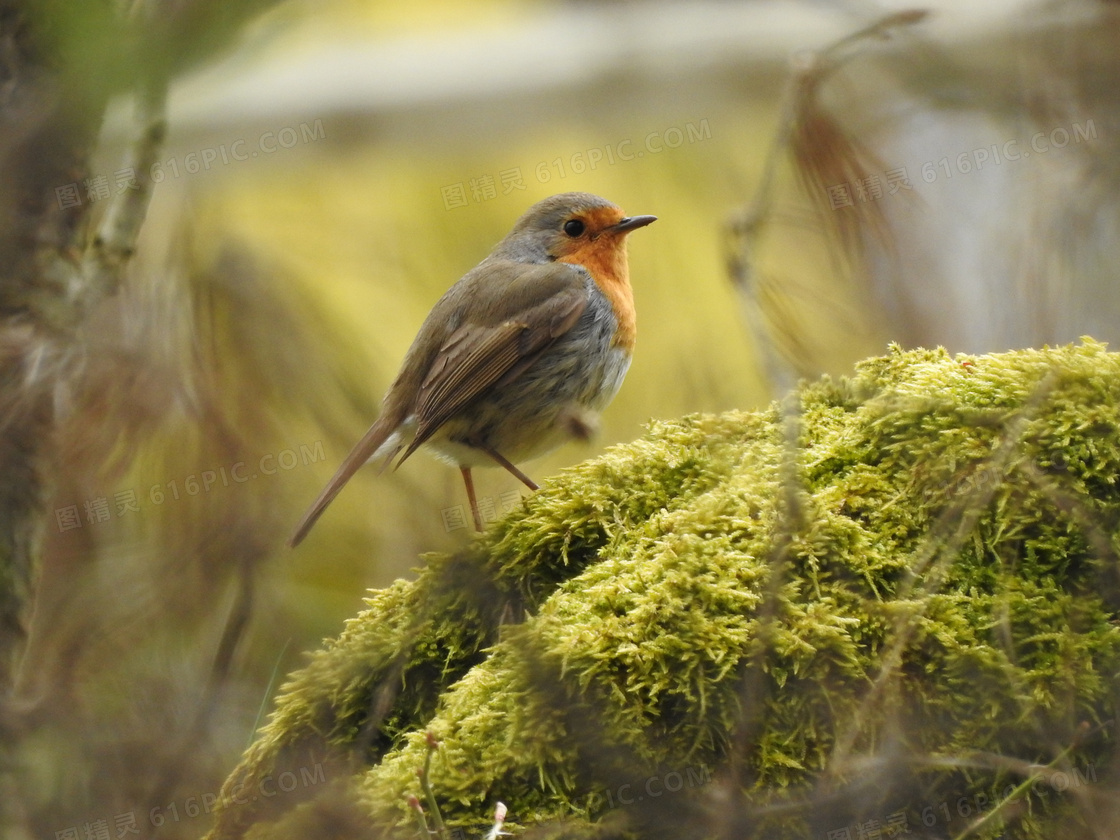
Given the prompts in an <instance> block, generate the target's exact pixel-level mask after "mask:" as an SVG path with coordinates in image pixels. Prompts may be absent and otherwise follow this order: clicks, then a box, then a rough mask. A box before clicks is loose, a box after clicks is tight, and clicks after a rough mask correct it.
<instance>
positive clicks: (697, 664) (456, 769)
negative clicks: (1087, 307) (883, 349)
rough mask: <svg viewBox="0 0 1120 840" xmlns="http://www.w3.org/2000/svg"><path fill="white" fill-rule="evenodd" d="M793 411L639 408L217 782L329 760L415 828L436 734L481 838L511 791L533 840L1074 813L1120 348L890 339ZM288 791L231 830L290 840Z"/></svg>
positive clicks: (1106, 639) (219, 833)
mask: <svg viewBox="0 0 1120 840" xmlns="http://www.w3.org/2000/svg"><path fill="white" fill-rule="evenodd" d="M797 397H798V399H799V405H800V431H799V439H798V441H797V446H796V447H787V446H786V445H785V444H784V443H783V440H784V438H783V432H782V429H783V423H782V418H781V416H780V414H779V411H778V408H777V407H772V408H771V409H770V410H769V411H765V412H751V413H747V412H731V413H728V414H725V415H721V416H696V417H687V418H684V419H682V420H680V421H676V422H672V423H664V422H661V423H655V424H653V425H652V426H651V428H650V431H649V433H648V434H647V435H646V436H645V437H643V438H642V439H640V440H638V441H635V442H634V443H632V444H628V445H625V446H619V447H615V448H613V449H612V450H610V451H609V452H607V453H606V454H605V455H604V456H602V457H601V458H598V459H596V460H594V461H590V462H587V463H584V464H581V465H579V466H578V467H575V468H573V469H571V470H568V471H566V472H565V473H563V474H561V475H560V476H557V477H556V478H555V479H554V480H552V481H550V482H549V483H548V484H547V485H546V486H545V487H543V488H542V489H541V491H540V492H538V493H536V494H534V495H533V496H532V497H531V498H530V499H527V500H526V501H525V503H524V504H523V506H522V507H521V508H520V509H519V510H517V511H514V512H513V513H512V514H511V515H510V516H509V517H507V518H506V519H505V520H504V521H502V522H500V523H498V524H497V525H495V526H494V527H493V528H491V529H490V530H489V531H488V532H487V533H486V534H485V535H484V536H483V537H481V538H479V539H477V540H475V541H474V542H472V543H471V544H470V545H469V546H468V547H467V548H465V549H464V550H463V551H462V552H461V553H460V554H458V555H455V556H435V557H430V558H428V565H427V566H426V567H425V568H424V569H423V570H422V571H421V572H420V574H419V578H418V580H417V581H416V582H414V583H403V582H398V583H397V584H396V585H394V586H393V587H391V588H389V589H387V590H384V591H381V592H377V593H374V594H373V596H372V597H371V599H370V601H369V609H368V610H367V611H365V612H363V613H362V614H361V615H359V616H358V617H357V618H356V619H354V620H353V621H351V622H350V623H349V625H348V626H347V628H346V630H345V631H344V633H343V634H342V635H341V636H340V637H339V639H338V640H337V641H335V642H333V643H332V644H330V645H328V647H327V648H326V649H324V650H323V651H321V652H320V653H319V654H317V655H316V656H315V657H313V659H312V661H311V663H310V664H309V665H308V667H307V668H305V669H304V670H302V671H300V672H299V673H297V674H295V675H294V676H293V677H292V678H291V680H290V681H289V683H288V684H287V685H286V686H285V687H284V689H283V691H282V692H281V698H280V700H279V704H278V709H277V711H276V713H275V715H274V716H273V719H272V721H271V722H270V724H269V725H268V726H267V727H266V728H265V729H264V730H263V731H262V733H261V736H260V739H259V740H258V742H257V744H256V745H255V746H254V747H253V748H252V749H251V750H250V751H249V753H248V754H247V755H246V757H245V759H244V761H243V763H242V765H241V766H240V767H239V768H238V770H237V771H236V772H235V774H234V776H233V777H231V781H230V783H229V785H227V793H228V792H229V791H230V790H231V789H232V788H231V786H232V785H234V784H241V785H252V784H259V782H260V780H261V779H263V778H266V777H268V776H270V775H275V774H277V773H279V772H282V771H283V770H284V769H285V768H288V769H292V768H295V767H297V766H300V763H301V762H303V763H306V762H309V761H314V760H316V759H317V757H318V756H324V757H325V759H324V760H327V761H328V762H330V764H329V766H330V767H331V768H332V770H331V772H332V773H334V774H336V775H338V776H340V777H342V778H344V779H345V781H346V784H347V787H346V788H345V790H346V791H347V793H346V796H345V799H346V802H347V803H348V805H349V806H356V810H357V812H359V813H361V814H362V815H364V816H368V818H369V819H370V820H371V823H372V824H375V825H379V826H382V827H392V826H398V827H400V828H402V829H403V830H404V831H405V834H406V835H408V836H413V835H414V834H415V833H416V829H415V827H414V826H415V822H414V816H413V814H411V813H410V812H409V809H408V805H407V798H408V797H409V795H416V796H421V794H422V791H421V786H420V782H419V780H418V778H417V769H418V768H420V767H421V766H422V765H423V764H424V759H425V756H426V754H427V751H428V749H429V747H428V744H427V739H426V735H425V733H427V732H431V733H432V734H433V735H434V736H435V737H436V738H437V739H438V740H439V741H440V748H439V751H438V753H437V754H436V755H435V756H434V757H433V759H434V760H433V761H432V770H431V784H432V788H433V790H434V793H435V796H436V798H437V800H438V802H439V804H440V810H441V812H442V814H443V816H444V818H445V819H446V820H447V822H448V825H449V826H452V827H461V828H463V829H465V830H467V832H468V836H475V835H477V834H481V832H483V831H484V830H485V829H486V828H487V827H488V825H489V817H490V814H491V813H492V809H493V806H494V803H495V802H496V801H498V800H501V801H503V802H505V803H506V804H507V805H508V806H509V808H510V823H507V825H512V826H514V827H515V828H516V827H525V826H536V830H537V832H538V834H537V835H535V836H555V837H560V836H565V837H588V838H589V837H608V836H610V837H615V836H619V837H621V836H678V837H680V836H697V837H702V836H715V835H716V834H717V833H718V832H717V830H716V827H715V826H716V824H717V822H719V821H721V820H722V822H721V823H719V824H722V825H724V826H725V827H726V825H727V824H728V823H727V820H728V819H732V820H733V821H737V822H734V824H735V826H736V832H737V835H738V836H751V835H752V834H753V835H755V836H767V837H778V836H799V837H810V836H812V837H816V836H820V837H825V836H826V835H827V834H828V832H830V831H834V830H839V829H843V828H844V827H846V826H847V827H851V832H852V836H853V837H856V836H859V834H858V830H857V826H858V825H859V824H863V823H866V825H867V826H870V825H871V823H870V822H867V821H869V820H871V821H875V820H877V821H879V824H881V825H884V826H885V825H886V820H887V817H888V816H889V815H890V816H892V817H893V819H894V820H896V821H897V820H899V819H901V817H899V815H900V814H901V815H904V818H905V819H906V820H907V823H908V825H909V826H910V827H912V828H915V829H917V828H918V827H922V826H925V827H930V826H932V825H935V824H936V825H941V827H942V831H943V833H944V834H945V835H946V836H951V835H952V834H955V833H958V832H959V831H961V830H963V828H964V826H965V825H966V824H967V823H968V820H967V819H966V818H965V817H964V816H962V815H961V814H962V813H963V810H965V809H963V808H962V807H961V803H962V802H964V803H965V804H966V805H967V806H968V808H967V810H968V811H969V814H970V817H969V818H970V819H975V818H976V815H977V814H978V813H980V814H983V813H992V811H993V808H996V811H995V813H994V814H993V815H992V817H991V818H990V819H989V820H988V822H987V823H985V824H984V825H983V826H980V827H979V829H978V832H977V834H976V835H975V836H980V837H996V836H1000V835H1001V834H1002V833H1006V835H1007V836H1015V837H1024V838H1027V837H1044V836H1045V837H1058V836H1066V835H1068V836H1075V835H1076V834H1078V832H1083V831H1084V824H1083V822H1081V820H1082V819H1083V815H1082V814H1081V813H1080V812H1079V811H1078V807H1079V806H1078V802H1082V801H1084V800H1083V799H1079V798H1078V797H1074V796H1070V795H1062V794H1061V792H1060V791H1059V790H1057V789H1056V788H1054V789H1050V788H1047V787H1046V785H1045V784H1042V785H1041V787H1040V785H1039V780H1038V779H1035V783H1034V785H1033V786H1032V785H1031V784H1029V782H1030V781H1031V773H1037V772H1039V771H1038V767H1039V766H1040V765H1052V766H1053V767H1054V768H1056V769H1063V768H1065V769H1067V770H1068V769H1070V768H1075V769H1078V772H1080V773H1081V774H1082V775H1083V776H1084V775H1085V773H1087V772H1089V770H1091V772H1092V773H1093V774H1094V778H1095V779H1096V780H1097V781H1096V783H1099V784H1103V783H1104V779H1103V775H1104V772H1105V771H1104V766H1105V757H1106V756H1107V755H1109V754H1110V750H1111V748H1112V742H1113V733H1112V730H1111V729H1110V728H1109V726H1108V723H1109V721H1110V720H1111V719H1112V718H1113V717H1114V716H1115V715H1116V713H1117V711H1118V710H1117V708H1116V702H1115V701H1116V697H1117V694H1116V690H1117V685H1116V675H1117V673H1118V672H1120V627H1118V625H1117V621H1116V596H1115V594H1113V593H1114V592H1115V591H1116V587H1115V568H1114V567H1115V561H1116V550H1117V536H1116V534H1117V529H1116V527H1115V523H1116V521H1117V516H1118V513H1120V494H1118V491H1117V487H1116V479H1117V475H1120V435H1118V434H1117V429H1118V428H1120V358H1118V357H1117V356H1116V355H1113V354H1109V353H1107V352H1106V351H1105V349H1104V347H1103V346H1101V345H1098V344H1095V343H1092V342H1089V341H1086V342H1085V343H1084V344H1083V345H1081V346H1076V347H1063V348H1057V349H1044V350H1038V351H1020V352H1013V353H1006V354H1001V355H990V356H978V357H964V356H958V357H950V356H949V355H948V354H946V353H944V352H943V351H925V350H920V351H914V352H903V351H900V350H898V349H892V351H891V352H890V353H889V354H888V355H887V356H884V357H882V358H877V359H871V360H869V361H867V362H865V363H863V364H862V365H861V366H860V367H859V368H858V370H857V372H856V374H855V376H853V377H852V378H850V379H846V380H841V381H832V380H829V379H824V380H821V381H819V382H816V383H812V384H807V385H804V386H802V387H801V388H800V389H799V391H798V392H797ZM790 475H793V476H796V478H795V479H794V480H792V482H791V480H790V479H789V478H783V476H790ZM1032 767H1033V768H1034V769H1033V770H1032V769H1031V768H1032ZM869 768H871V769H869ZM875 768H878V769H877V770H876V769H875ZM1087 768H1088V769H1087ZM672 774H676V776H673V775H672ZM709 774H710V775H709ZM1098 777H1100V778H1098ZM873 778H874V779H878V780H879V781H878V783H877V785H878V786H877V787H875V786H869V779H873ZM649 779H655V780H656V781H655V783H653V789H660V790H661V793H660V794H654V793H652V792H650V788H649V786H648V785H649V783H648V780H649ZM677 779H680V780H681V784H680V786H679V788H678V789H677V790H672V788H673V787H674V785H675V783H676V780H677ZM1024 779H1026V780H1027V781H1028V784H1027V785H1026V786H1025V787H1024V788H1023V789H1017V788H1016V786H1017V785H1019V784H1020V783H1021V782H1023V780H1024ZM666 781H670V784H668V785H666ZM627 784H629V785H631V786H632V787H631V788H630V789H633V790H639V789H645V790H646V791H647V793H649V796H648V798H647V802H646V804H644V805H638V804H637V803H636V802H629V803H628V802H627V801H626V799H627V798H628V797H625V796H622V795H620V794H619V791H621V790H627V788H625V787H624V786H625V785H627ZM333 789H334V788H332V790H333ZM337 798H338V797H337V794H336V795H335V799H336V800H337ZM655 799H656V801H655ZM1005 799H1006V800H1008V801H1006V802H1004V804H1003V805H999V806H998V807H997V803H999V802H1001V800H1005ZM1012 800H1014V801H1012ZM301 803H302V804H301ZM297 805H298V807H296V806H297ZM335 806H337V802H336V803H335ZM271 807H272V810H265V808H264V806H262V805H260V804H256V805H246V806H235V805H233V804H227V806H226V807H224V808H223V809H222V811H221V812H220V815H219V822H218V825H217V828H216V829H215V833H214V835H213V836H214V837H215V838H232V837H238V836H241V835H242V834H243V833H244V832H245V830H246V829H247V828H248V827H250V826H252V835H253V836H254V837H257V836H259V837H276V838H279V837H289V836H291V837H297V836H301V833H302V829H300V828H299V826H306V825H308V824H309V820H311V817H309V814H314V813H315V808H316V802H315V800H314V798H313V797H310V798H309V796H298V797H297V796H292V797H290V798H289V800H288V803H287V804H277V803H271ZM324 807H326V806H324ZM728 815H731V816H728ZM950 817H952V818H953V820H956V822H952V821H951V820H950ZM931 819H933V820H934V821H935V822H934V823H931V822H930V820H931ZM937 820H941V821H942V822H940V823H937V822H936V821H937ZM550 821H556V822H550ZM546 824H547V826H546ZM410 832H411V833H410Z"/></svg>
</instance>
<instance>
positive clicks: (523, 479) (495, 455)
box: [474, 443, 540, 490]
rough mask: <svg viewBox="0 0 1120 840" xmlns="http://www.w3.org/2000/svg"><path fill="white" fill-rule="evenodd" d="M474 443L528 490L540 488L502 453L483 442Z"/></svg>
mask: <svg viewBox="0 0 1120 840" xmlns="http://www.w3.org/2000/svg"><path fill="white" fill-rule="evenodd" d="M474 445H475V446H476V447H477V448H478V449H481V450H482V451H483V452H485V453H486V454H487V455H489V456H490V457H491V458H493V459H494V460H495V461H497V462H498V463H499V464H501V465H502V466H503V467H505V468H506V469H507V470H509V472H510V474H511V475H514V476H516V477H517V478H518V480H520V481H521V483H522V484H524V485H525V486H526V487H528V488H529V489H530V490H540V487H538V486H537V483H536V482H535V481H533V479H531V478H529V476H527V475H525V473H523V472H521V470H519V469H518V468H517V467H515V466H514V465H513V464H511V463H510V462H509V461H507V460H506V459H505V458H504V457H502V454H501V453H500V452H498V450H496V449H491V448H490V447H489V446H487V445H486V444H485V443H475V444H474Z"/></svg>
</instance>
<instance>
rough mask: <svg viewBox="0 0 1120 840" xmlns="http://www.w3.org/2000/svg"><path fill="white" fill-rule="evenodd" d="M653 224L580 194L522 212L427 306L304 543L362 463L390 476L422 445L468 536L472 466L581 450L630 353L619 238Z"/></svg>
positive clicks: (308, 520)
mask: <svg viewBox="0 0 1120 840" xmlns="http://www.w3.org/2000/svg"><path fill="white" fill-rule="evenodd" d="M653 221H656V217H655V216H627V215H626V214H625V213H623V212H622V210H620V209H619V208H618V207H617V206H615V205H614V204H612V203H611V202H609V201H607V200H606V199H603V198H599V197H598V196H596V195H591V194H589V193H580V192H571V193H562V194H560V195H554V196H552V197H551V198H546V199H545V200H544V201H541V202H538V203H537V204H534V205H533V206H532V207H530V208H529V209H528V211H526V213H525V215H523V216H522V217H521V218H520V219H518V221H517V224H515V225H514V226H513V230H511V231H510V232H509V234H508V235H507V236H506V237H505V239H503V240H502V241H501V242H499V243H498V244H497V245H496V246H495V247H494V250H493V251H491V252H490V255H489V256H488V257H486V259H484V260H483V261H482V262H480V263H479V264H478V265H477V266H475V267H474V268H473V269H471V270H470V271H468V272H467V273H466V274H464V275H463V277H462V278H461V279H460V280H459V282H457V283H456V284H455V285H454V286H452V287H451V288H450V289H448V290H447V292H446V293H445V294H444V295H443V297H441V298H440V299H439V301H438V302H437V303H436V305H435V306H434V307H432V311H431V312H430V313H428V317H427V318H426V319H425V320H424V323H423V325H421V327H420V332H419V333H417V335H416V338H415V339H414V340H413V342H412V346H411V347H410V348H409V349H408V353H407V354H406V355H405V357H404V361H403V362H402V363H401V369H400V372H399V373H398V374H397V378H396V379H395V380H394V381H393V384H392V385H391V386H389V391H388V393H386V394H385V398H384V400H383V401H382V404H381V416H380V417H378V419H377V421H376V422H375V423H374V424H373V425H372V426H371V427H370V428H369V431H367V432H366V434H365V436H364V437H363V438H362V439H361V440H360V441H358V443H357V444H356V445H355V446H354V448H353V449H352V450H351V452H350V454H349V455H347V456H346V459H345V460H344V461H343V462H342V465H341V466H340V467H339V468H338V471H337V472H335V474H334V477H333V478H331V480H330V481H329V482H328V483H327V486H326V487H325V488H324V489H323V492H322V493H320V494H319V498H317V499H316V500H315V503H314V504H312V505H311V507H310V508H309V509H308V511H307V513H305V514H304V516H303V519H301V520H300V522H299V525H298V526H296V530H295V533H293V534H292V537H291V539H290V540H289V541H288V544H289V545H291V546H293V547H294V546H296V545H299V543H300V542H301V541H302V540H303V538H304V537H305V536H307V532H308V531H309V530H311V527H312V526H313V525H314V524H315V522H316V520H318V518H319V517H320V516H321V515H322V513H323V511H324V509H326V507H327V505H329V504H330V503H331V502H332V501H333V500H334V498H335V496H337V495H338V493H339V491H340V490H342V488H343V486H344V485H345V484H346V482H347V481H349V480H350V478H351V477H352V476H353V475H354V473H356V472H357V471H358V469H359V468H360V467H361V466H362V465H363V464H365V463H366V462H367V461H375V462H380V463H381V464H382V465H383V467H382V468H384V467H385V466H388V465H389V464H390V463H392V461H393V459H394V458H395V457H396V456H397V455H398V454H400V453H401V451H402V450H403V454H401V456H400V459H399V460H398V461H397V466H400V464H401V463H403V462H404V460H405V459H406V458H408V456H409V455H411V454H412V453H413V452H415V451H416V450H417V449H418V448H419V447H420V446H427V447H428V448H429V449H430V450H432V451H433V452H434V454H435V455H436V456H437V457H439V458H441V459H443V460H445V461H448V462H450V463H452V464H454V465H456V466H458V467H459V470H460V471H461V472H462V475H463V483H464V484H465V485H466V489H467V497H468V499H469V501H470V506H471V516H472V517H473V519H474V526H475V528H476V529H478V530H479V531H481V530H482V517H481V516H480V514H479V512H478V502H477V500H476V498H475V493H474V480H473V479H472V477H471V468H472V467H477V466H493V465H495V464H497V465H499V466H502V467H504V468H505V469H507V470H508V471H509V472H510V473H512V474H513V475H514V476H516V477H517V478H518V479H519V480H520V481H521V482H523V483H524V484H525V485H526V486H527V487H528V488H529V489H530V490H536V489H537V485H536V484H535V483H534V482H533V481H532V479H530V478H529V477H528V476H527V475H525V473H523V472H521V470H519V469H518V468H517V467H516V466H514V463H515V462H518V461H523V460H526V459H529V458H533V457H536V456H537V455H541V454H543V453H545V452H548V451H549V450H551V449H554V448H555V447H557V446H559V445H560V444H561V443H563V442H564V441H566V440H569V439H571V438H583V439H586V438H587V437H589V436H590V434H591V432H592V431H593V430H594V428H595V426H596V424H597V421H598V415H599V412H601V411H602V410H603V409H604V408H606V406H607V404H608V403H609V402H610V401H611V400H612V399H613V398H614V395H615V394H616V393H617V392H618V389H619V386H620V385H621V384H622V379H623V377H624V376H625V375H626V371H627V369H628V368H629V367H630V358H631V354H632V352H633V349H634V334H635V320H634V296H633V292H632V291H631V288H630V272H629V268H628V265H627V257H626V235H627V234H628V233H630V232H631V231H633V230H637V229H638V228H641V227H645V226H646V225H648V224H650V223H651V222H653Z"/></svg>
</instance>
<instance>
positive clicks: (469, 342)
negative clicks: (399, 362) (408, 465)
mask: <svg viewBox="0 0 1120 840" xmlns="http://www.w3.org/2000/svg"><path fill="white" fill-rule="evenodd" d="M522 268H523V269H524V270H523V271H522V272H518V274H519V275H520V276H516V277H513V278H505V279H506V283H505V294H506V295H508V296H509V297H506V299H505V300H504V301H503V306H501V309H502V310H505V311H506V312H508V311H509V309H508V303H509V299H510V298H514V299H518V300H519V301H520V303H521V306H520V307H518V310H519V311H518V312H517V315H516V316H514V317H508V318H505V319H503V320H500V321H498V322H497V323H487V319H488V317H489V318H490V319H492V318H493V315H492V313H489V312H479V313H473V314H474V316H475V317H473V318H472V317H471V314H468V317H467V318H466V319H465V321H464V323H463V324H462V326H460V327H459V329H457V330H456V331H455V332H454V333H452V334H451V336H450V337H449V338H448V339H447V341H445V342H444V344H443V346H442V347H441V348H440V350H439V353H438V354H437V356H436V358H435V359H434V360H433V362H432V365H431V367H430V368H429V371H428V374H427V376H426V377H425V378H424V381H423V382H422V383H421V385H420V389H419V392H418V394H417V399H416V404H415V406H416V408H415V415H416V420H417V429H416V437H415V438H414V439H413V440H412V442H411V444H410V445H409V447H408V449H406V450H405V452H404V454H403V455H402V456H401V461H403V460H404V459H405V458H407V457H408V456H409V455H411V454H412V453H413V452H414V451H415V450H416V449H417V448H418V447H419V446H420V445H421V444H423V443H424V442H425V441H426V440H428V439H429V438H430V437H431V436H432V435H433V434H435V432H436V431H437V430H438V429H439V428H440V426H442V425H443V424H444V423H446V422H447V421H448V420H449V419H450V418H451V417H453V416H455V414H457V413H458V412H459V411H461V410H462V409H463V408H465V407H466V406H467V405H469V404H470V403H471V401H473V400H475V399H477V398H478V397H480V396H481V395H483V394H484V393H486V391H488V390H489V389H490V388H491V387H493V386H494V384H495V383H497V382H498V381H499V380H502V379H504V381H503V386H504V385H506V384H508V383H510V382H512V381H514V380H516V378H517V377H518V376H520V375H521V373H523V372H524V371H525V370H526V369H527V368H528V367H529V366H530V365H532V363H533V362H534V361H536V359H537V358H538V357H539V356H540V354H541V353H543V352H544V351H545V350H547V349H548V347H549V346H551V345H552V343H553V342H555V341H556V339H557V338H559V337H560V336H562V335H564V334H565V333H566V332H568V330H570V329H571V328H572V327H574V326H575V325H576V322H577V321H579V318H580V316H581V315H582V314H583V311H584V309H586V307H587V290H586V288H585V286H584V281H583V279H582V278H581V277H580V276H579V275H578V274H577V273H576V272H573V271H572V270H571V269H570V268H569V267H568V266H559V265H555V266H524V267H522ZM502 314H504V313H502Z"/></svg>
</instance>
